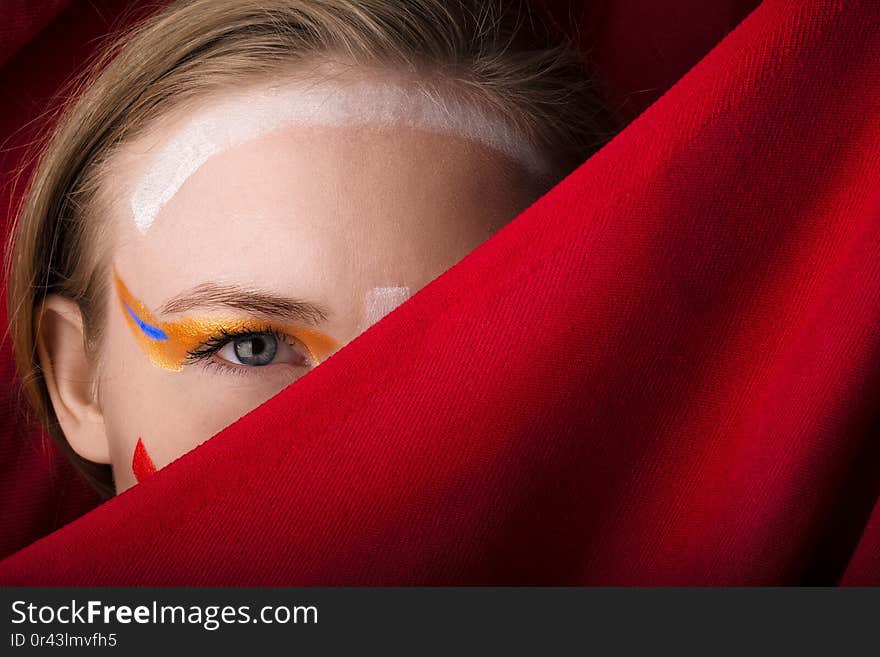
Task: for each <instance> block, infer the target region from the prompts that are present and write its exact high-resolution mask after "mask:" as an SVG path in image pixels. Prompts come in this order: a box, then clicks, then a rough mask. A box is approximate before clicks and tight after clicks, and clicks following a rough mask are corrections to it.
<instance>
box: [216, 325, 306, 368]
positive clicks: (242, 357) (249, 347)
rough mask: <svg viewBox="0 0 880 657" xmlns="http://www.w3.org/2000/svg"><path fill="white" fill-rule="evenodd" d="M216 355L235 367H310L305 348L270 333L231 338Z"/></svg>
mask: <svg viewBox="0 0 880 657" xmlns="http://www.w3.org/2000/svg"><path fill="white" fill-rule="evenodd" d="M216 354H217V356H218V357H220V358H221V359H222V360H225V361H227V362H230V363H233V364H235V365H246V366H251V367H260V366H263V365H275V364H281V363H283V364H290V365H305V366H308V365H311V364H312V362H311V358H310V357H309V355H308V352H307V350H306V349H305V347H302V346H301V345H297V346H296V347H294V346H292V345H290V344H288V343H287V341H285V340H280V339H279V338H278V337H276V336H275V335H273V334H271V333H252V334H248V335H243V336H240V337H236V338H231V339H230V340H229V341H228V342H226V344H224V345H223V346H222V347H220V348H219V349H218V350H217V351H216Z"/></svg>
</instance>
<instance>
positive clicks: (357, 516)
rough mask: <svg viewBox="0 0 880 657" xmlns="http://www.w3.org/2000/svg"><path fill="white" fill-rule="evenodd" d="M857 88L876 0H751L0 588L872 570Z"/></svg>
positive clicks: (867, 246)
mask: <svg viewBox="0 0 880 657" xmlns="http://www.w3.org/2000/svg"><path fill="white" fill-rule="evenodd" d="M878 88H880V5H878V4H877V3H875V2H867V1H865V2H861V3H860V2H855V1H852V2H844V1H833V2H832V1H816V2H783V1H778V2H774V1H771V0H767V1H765V2H764V3H762V4H761V5H760V6H759V7H758V8H757V9H756V10H755V11H754V12H752V13H751V14H750V15H749V16H748V17H747V18H746V19H745V20H744V21H743V22H742V23H741V24H740V25H739V26H738V27H737V28H736V29H735V30H734V31H733V32H732V33H731V34H729V35H728V36H727V37H726V38H725V39H724V40H723V41H721V42H720V43H719V44H718V45H717V46H716V47H715V48H713V49H712V50H711V52H709V53H708V54H707V55H706V56H705V57H704V58H703V59H702V60H701V61H700V62H699V63H698V64H697V66H696V67H694V68H693V69H692V70H690V71H689V72H688V73H687V74H686V75H685V76H684V77H683V78H682V79H681V80H679V81H678V82H677V83H676V84H674V85H673V86H672V88H671V89H670V90H669V91H668V92H667V93H665V94H664V95H663V96H662V97H661V98H660V99H659V100H658V101H657V102H656V103H654V104H653V105H652V106H651V107H649V108H648V109H647V110H646V111H645V112H643V113H642V114H641V115H640V116H639V117H638V118H637V119H636V120H635V121H634V122H633V123H632V124H630V125H629V126H628V127H627V128H626V129H625V130H624V131H623V132H622V133H621V134H620V135H619V136H618V137H617V138H615V139H614V140H613V141H612V142H611V143H609V144H608V145H607V146H606V147H605V148H603V149H602V150H601V151H600V152H599V153H598V154H596V155H595V156H594V157H592V158H591V159H590V160H589V161H588V162H586V163H585V164H584V165H583V166H581V167H580V168H579V169H578V170H577V171H576V172H574V173H573V174H572V175H571V176H570V177H568V178H567V179H566V180H564V181H563V182H562V183H560V184H559V185H558V186H557V187H556V188H555V189H553V190H552V191H551V192H550V193H549V194H547V195H546V196H545V197H543V198H542V199H540V200H539V201H538V202H537V203H536V204H534V205H533V206H532V207H530V208H529V209H528V210H526V211H525V212H524V213H523V214H521V215H520V216H519V217H517V218H516V219H515V220H514V221H513V222H512V223H511V224H509V225H508V226H507V227H506V228H504V229H503V230H502V231H501V232H500V233H498V234H497V235H496V236H495V237H493V238H492V239H491V240H489V241H488V242H487V243H486V244H484V245H483V246H482V247H480V248H478V249H477V250H476V251H474V252H473V253H472V254H470V255H469V256H468V257H467V258H465V259H464V260H463V261H462V262H460V263H459V264H458V265H456V266H455V267H453V268H452V269H450V270H449V271H448V272H446V273H445V274H444V275H443V276H441V277H440V278H438V279H437V280H435V281H434V282H432V283H431V284H430V285H429V286H428V287H426V288H425V289H423V290H422V291H420V292H419V293H417V294H416V295H415V296H414V297H413V298H412V299H410V300H409V301H408V302H407V303H405V304H404V305H402V306H401V307H399V308H398V309H397V310H395V311H394V312H392V313H391V314H390V315H388V316H387V317H386V318H385V319H384V320H382V321H381V322H380V323H379V324H377V325H375V326H374V327H372V328H371V329H370V330H368V331H367V332H366V333H365V334H363V335H362V336H361V337H359V338H358V339H357V340H355V341H354V342H353V343H351V344H350V345H348V346H347V347H346V348H344V349H343V350H341V351H340V352H338V353H337V354H335V355H334V356H333V357H331V358H330V359H329V360H328V361H327V362H325V363H324V364H322V365H321V367H319V368H317V369H316V370H315V371H313V372H311V373H309V374H308V375H307V376H305V377H304V378H302V379H300V380H299V381H297V382H296V383H295V384H293V385H292V386H290V387H288V388H287V389H286V390H284V391H283V392H282V393H281V394H279V395H278V396H276V397H275V398H273V399H272V400H270V401H269V402H267V403H266V404H264V405H263V406H261V407H260V408H258V409H256V410H255V411H253V412H251V413H250V414H248V415H246V416H245V417H244V418H242V419H241V420H239V421H238V422H237V423H235V424H234V425H232V426H231V427H229V428H227V429H226V430H224V431H223V432H221V433H220V434H218V435H217V436H215V437H214V438H212V439H211V440H210V441H208V442H207V443H204V444H203V445H201V446H200V447H199V448H197V449H195V450H194V451H192V452H190V453H189V454H186V455H185V456H183V457H182V458H180V459H179V460H178V461H176V462H174V463H172V464H171V465H170V466H168V467H166V468H164V469H163V470H161V471H159V472H158V473H157V474H155V475H154V476H152V477H150V478H149V479H147V480H145V481H144V482H143V483H142V484H140V485H138V486H136V487H135V488H133V489H130V490H129V491H127V492H125V493H123V494H122V495H119V496H117V497H116V498H114V499H112V500H110V501H109V502H107V503H105V504H103V505H101V506H100V507H98V508H97V509H95V510H93V511H91V512H90V513H88V514H86V515H85V516H83V517H82V518H80V519H78V520H76V521H74V522H72V523H71V524H69V525H67V526H65V527H63V528H61V529H59V530H58V531H55V532H54V533H52V534H50V535H49V536H47V537H45V538H43V539H42V540H39V541H37V542H35V543H33V544H32V545H30V546H28V547H26V548H25V549H23V550H21V551H19V552H17V553H16V554H14V555H12V556H10V557H8V558H7V559H5V560H4V561H2V562H0V581H2V582H3V583H6V584H56V585H66V584H77V585H80V584H92V585H108V584H150V585H166V584H173V585H281V584H284V585H313V584H321V585H397V584H548V585H549V584H615V585H618V584H649V585H655V584H657V585H660V584H698V585H715V584H728V585H741V584H743V585H744V584H834V583H838V582H843V583H846V584H878V583H880V567H878V563H880V537H878V535H880V524H878V523H880V520H878V514H880V511H876V512H874V516H873V518H872V510H873V509H874V507H875V504H876V502H877V499H878V493H880V442H878V440H877V438H878V433H880V432H878V428H880V403H878V401H880V258H878V255H880V185H878V181H880V157H878V152H880V103H878V102H877V101H876V93H877V92H876V90H877V89H878ZM426 175H429V172H426Z"/></svg>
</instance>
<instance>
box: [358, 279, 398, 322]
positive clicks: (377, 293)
mask: <svg viewBox="0 0 880 657" xmlns="http://www.w3.org/2000/svg"><path fill="white" fill-rule="evenodd" d="M409 297H410V291H409V288H408V287H397V286H394V287H374V288H372V289H371V290H370V291H369V292H367V298H366V300H365V301H364V317H363V320H362V322H361V331H366V330H367V329H368V328H369V327H371V326H372V325H373V324H375V323H376V322H378V321H379V320H380V319H382V318H383V317H385V315H387V314H388V313H390V312H391V311H392V310H394V309H395V308H397V306H399V305H400V304H402V303H403V302H404V301H406V300H407V299H409Z"/></svg>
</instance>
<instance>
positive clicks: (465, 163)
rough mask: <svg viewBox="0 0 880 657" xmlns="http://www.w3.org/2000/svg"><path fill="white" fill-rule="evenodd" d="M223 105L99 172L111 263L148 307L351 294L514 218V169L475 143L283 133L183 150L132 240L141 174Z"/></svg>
mask: <svg viewBox="0 0 880 657" xmlns="http://www.w3.org/2000/svg"><path fill="white" fill-rule="evenodd" d="M223 102H224V101H223V99H213V100H212V101H209V102H207V103H206V105H205V106H200V107H193V108H190V109H187V110H179V111H177V112H174V113H170V114H168V115H167V116H166V117H165V119H164V120H163V121H161V122H158V123H157V124H156V125H155V126H153V127H152V129H151V130H150V131H148V132H146V133H144V134H143V135H142V136H141V137H139V138H137V139H135V140H134V141H132V142H130V143H128V144H126V145H124V146H123V147H122V148H121V149H120V151H119V152H118V153H117V154H116V156H115V157H114V159H113V160H112V161H111V162H110V165H109V167H108V169H107V170H106V175H105V178H104V179H105V186H106V191H107V195H108V198H109V199H110V200H109V203H108V205H107V207H108V213H109V219H110V225H111V232H112V234H113V237H114V239H113V247H112V248H113V250H114V260H117V261H119V260H121V261H124V262H125V266H126V267H127V268H128V269H129V271H130V272H132V274H133V275H135V276H138V277H148V283H149V291H148V292H147V293H146V294H149V295H152V296H154V297H155V299H153V300H151V299H145V301H146V302H148V303H150V302H151V301H152V302H153V303H159V302H160V301H161V300H162V299H163V298H165V297H164V296H163V295H166V296H167V295H168V294H173V293H175V292H177V291H179V289H180V288H181V287H183V286H185V285H197V284H200V283H202V282H205V281H206V280H220V281H224V280H226V281H230V282H247V283H251V284H261V285H262V286H264V287H265V286H268V287H276V288H279V289H285V290H290V289H291V288H300V289H316V288H318V287H321V286H323V287H324V288H325V289H326V288H327V280H328V277H334V280H336V281H337V282H338V287H339V288H340V289H341V290H342V289H346V290H350V289H351V288H352V285H351V283H352V282H353V281H357V280H363V282H364V283H367V282H369V283H373V284H375V285H377V286H378V285H387V284H389V283H397V282H399V279H405V278H407V277H412V278H419V276H421V275H422V274H420V272H422V271H423V270H424V268H425V264H426V261H427V263H428V265H429V268H430V264H431V259H432V258H439V257H440V254H442V253H444V252H450V251H452V252H455V251H457V250H460V249H461V246H462V245H463V244H465V243H471V242H473V241H474V239H475V238H476V237H477V236H478V235H477V234H478V233H479V234H481V236H482V238H485V237H488V235H489V234H490V231H489V230H487V227H489V226H490V225H491V224H493V223H495V224H497V225H496V226H495V227H496V228H497V227H498V225H500V223H502V222H503V220H507V219H510V218H512V216H513V215H514V214H515V213H516V211H517V210H518V209H521V208H520V206H521V205H522V199H521V198H518V197H519V196H520V195H519V194H518V191H517V190H520V189H522V187H523V186H522V184H521V183H522V181H523V179H524V177H525V172H524V171H523V167H521V166H519V165H518V164H516V163H515V162H513V161H512V160H511V158H510V157H508V156H505V155H504V154H502V153H501V152H499V151H498V150H497V149H494V148H490V147H489V146H487V145H486V144H485V143H480V142H478V141H476V140H474V139H470V138H467V137H466V136H461V135H456V134H449V133H442V132H437V131H432V130H428V129H424V128H423V127H420V126H419V127H414V126H407V125H383V124H381V123H378V124H373V123H364V124H353V125H346V124H344V123H338V122H337V123H335V124H330V125H327V124H323V125H322V124H317V125H315V124H308V123H292V124H287V125H281V126H280V127H275V128H273V129H272V130H267V131H264V132H263V133H262V134H260V133H255V134H252V135H250V137H251V138H244V139H241V140H240V141H239V142H238V143H231V144H229V145H228V147H226V148H221V149H217V150H216V152H212V153H209V156H208V157H203V155H204V154H199V153H198V152H187V151H186V150H185V149H183V150H181V152H180V154H179V158H178V159H179V162H178V165H179V166H180V167H181V168H182V169H184V170H186V169H187V168H189V169H191V171H187V172H186V173H187V175H185V176H179V179H180V184H179V185H178V186H177V187H176V188H175V189H174V190H173V193H171V194H168V195H167V196H168V197H167V199H160V200H161V201H162V202H161V203H156V212H155V216H154V217H152V221H151V222H150V225H149V226H148V228H147V230H145V231H144V230H142V226H139V225H138V223H137V212H136V205H137V204H136V203H135V204H134V205H133V203H132V199H136V198H137V194H138V190H139V189H141V190H142V189H143V184H142V182H143V180H144V179H145V177H148V176H149V175H150V173H151V167H155V165H156V164H155V163H156V162H157V159H160V156H161V155H162V154H163V153H167V151H168V147H169V145H174V144H175V143H176V141H175V140H178V142H179V136H180V134H181V133H182V132H185V131H186V130H187V128H188V126H191V125H192V123H193V119H194V117H196V118H197V117H199V116H203V115H204V112H205V110H206V109H207V110H209V111H210V110H211V109H212V108H216V107H218V106H222V104H223ZM245 132H246V131H245ZM199 160H201V161H199ZM193 161H197V163H198V166H192V164H193ZM173 163H174V160H173V158H172V164H173ZM166 164H167V163H166ZM429 247H433V248H429ZM449 264H451V263H446V266H448V265H449ZM435 265H436V266H435V269H436V268H439V269H440V270H441V271H442V269H443V268H445V267H443V266H442V263H441V262H439V260H438V262H436V263H435ZM438 273H439V272H438ZM383 276H384V277H385V279H386V280H382V279H383ZM370 277H372V279H371V278H370ZM389 278H391V279H394V278H396V279H398V280H387V279H389ZM367 279H370V280H367Z"/></svg>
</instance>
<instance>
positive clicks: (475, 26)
mask: <svg viewBox="0 0 880 657" xmlns="http://www.w3.org/2000/svg"><path fill="white" fill-rule="evenodd" d="M322 58H339V59H342V60H343V61H346V62H350V63H351V64H353V65H355V66H363V67H370V68H373V69H380V70H395V71H404V72H408V73H410V74H412V75H413V76H418V77H419V78H420V79H421V80H422V81H423V82H424V83H425V84H427V85H428V87H431V85H432V84H434V85H435V86H434V88H435V89H436V90H437V94H438V96H442V94H443V93H444V90H447V91H448V89H450V88H451V89H455V90H457V91H458V92H460V93H463V94H466V95H467V96H468V97H469V98H471V99H473V100H474V101H476V102H478V103H481V104H482V106H484V107H486V108H487V109H489V110H492V111H494V112H496V113H497V114H499V115H500V116H502V117H504V118H505V119H506V120H507V121H509V122H510V124H511V126H512V127H514V128H515V129H516V130H518V131H519V133H520V134H522V135H523V137H524V138H526V139H527V140H529V141H530V142H531V143H532V144H534V145H536V146H537V147H539V148H541V149H542V150H543V151H544V152H546V153H548V154H549V156H550V157H551V158H552V160H553V161H554V162H556V163H558V164H559V175H558V176H557V179H558V178H561V177H562V176H563V175H564V174H565V173H568V172H570V171H571V170H572V169H574V168H575V167H576V166H577V165H579V164H580V163H582V162H583V161H584V160H585V159H587V157H589V155H590V154H591V153H593V152H594V151H595V150H597V149H598V148H599V146H601V144H602V143H603V142H604V141H605V140H606V139H607V138H608V137H609V136H610V134H611V126H610V123H609V122H608V121H607V120H606V119H604V118H603V108H602V106H601V104H600V102H599V100H598V97H597V95H596V94H595V92H594V90H593V88H592V85H591V83H590V75H589V70H588V68H587V64H586V62H585V61H584V59H583V57H582V55H581V54H580V52H579V51H578V49H577V48H576V47H575V46H574V45H573V42H572V41H571V39H569V38H568V37H567V36H565V35H564V34H563V33H562V32H560V31H557V30H554V29H552V28H550V27H548V25H547V24H546V23H545V22H544V21H543V20H541V17H540V16H538V15H537V14H535V13H533V12H532V11H530V10H529V8H528V6H527V5H526V3H525V1H524V0H522V1H520V2H516V1H515V0H494V1H493V0H406V2H391V1H389V0H188V1H178V2H175V3H173V4H171V5H170V6H168V7H167V8H165V9H164V10H162V11H161V12H159V13H157V14H155V15H154V16H152V17H150V18H148V19H147V20H145V21H143V22H142V23H140V24H138V25H136V26H134V27H133V28H130V29H129V30H127V31H126V32H125V33H123V34H121V35H119V37H118V38H116V39H115V41H114V42H113V43H112V44H111V45H110V47H108V48H106V49H105V50H104V51H103V52H102V53H101V54H100V55H99V57H98V58H97V59H96V60H95V61H94V62H93V64H92V65H91V66H90V67H89V69H88V70H87V72H86V75H85V76H84V77H83V78H82V79H81V80H80V81H78V82H76V83H75V86H74V87H73V88H74V89H75V97H76V98H77V100H76V101H75V102H74V103H73V104H71V105H70V106H69V107H67V108H66V109H64V110H63V113H61V115H60V118H59V119H58V121H57V124H56V127H55V129H54V131H53V132H52V134H51V135H50V137H49V139H48V141H47V142H46V144H45V146H44V147H43V148H42V151H41V153H40V155H39V162H38V166H37V168H36V171H35V173H34V175H33V177H32V178H31V182H30V185H29V187H28V189H27V191H26V193H25V195H24V198H23V201H22V205H21V209H20V211H19V213H18V215H17V217H16V220H15V224H14V228H13V239H12V241H11V246H10V247H9V248H8V251H7V260H6V266H7V281H8V288H9V289H8V292H9V293H8V313H9V330H10V335H11V337H12V343H13V351H14V355H15V361H16V366H17V368H18V373H19V377H20V380H21V385H22V389H23V392H24V394H25V396H26V398H27V400H28V401H29V403H30V405H31V408H32V409H33V411H34V414H35V415H36V417H37V418H38V419H39V420H40V421H42V422H43V423H44V424H45V425H46V427H47V430H48V432H49V434H50V435H51V436H52V438H53V439H54V440H55V441H56V442H58V444H59V445H60V446H61V447H62V449H63V450H64V451H65V452H66V453H67V454H68V455H69V456H70V458H71V459H72V460H73V462H74V463H75V465H76V466H77V467H78V469H79V470H80V472H82V473H83V475H84V476H85V477H86V478H87V479H88V480H89V481H90V482H91V483H92V484H93V485H94V486H95V487H96V489H97V490H98V491H99V492H100V493H102V495H104V496H110V495H112V494H113V483H112V476H111V472H110V468H109V466H107V465H101V464H96V463H92V462H90V461H88V460H86V459H83V458H81V457H80V456H78V455H77V454H76V453H75V452H74V451H73V450H72V448H71V447H70V445H69V444H68V443H67V441H66V439H65V438H64V435H63V433H62V432H61V430H60V428H59V425H58V421H57V418H56V416H55V413H54V410H53V407H52V403H51V400H50V397H49V394H48V390H47V387H46V383H45V380H44V378H43V375H42V371H41V369H40V363H39V359H38V357H37V354H36V349H35V334H36V329H37V327H36V326H35V325H34V322H35V318H36V313H35V311H36V309H37V308H39V306H40V304H41V303H42V300H43V299H44V298H45V296H46V295H47V294H60V295H63V296H65V297H68V298H70V299H73V300H74V301H76V302H77V303H78V305H79V307H80V310H81V312H82V316H83V322H84V333H85V341H86V349H87V350H88V353H90V354H96V353H97V350H96V345H97V344H99V342H100V337H101V327H102V326H103V322H104V319H105V318H104V315H103V312H102V310H103V307H104V305H103V303H104V299H105V298H106V294H107V290H106V289H105V286H106V280H107V277H106V276H105V275H104V274H105V271H106V269H105V268H106V260H107V257H108V253H107V251H108V250H109V249H106V248H105V249H103V250H102V249H101V244H102V240H101V239H100V238H101V237H102V235H103V234H105V233H106V232H107V231H106V230H105V227H104V226H102V224H101V221H100V220H99V219H98V215H100V212H99V211H98V206H99V203H98V198H99V196H98V194H99V191H100V189H101V184H102V182H104V181H105V180H106V178H107V176H108V175H109V171H108V170H107V167H106V166H105V165H106V164H107V162H108V161H109V160H110V157H111V155H112V154H113V153H114V151H115V150H117V149H118V148H119V146H120V145H122V144H124V143H126V142H128V141H129V140H131V139H133V138H134V137H136V136H137V135H138V134H140V133H141V132H142V131H144V130H146V129H147V128H148V127H149V126H150V124H151V123H152V122H153V121H155V120H156V119H157V118H158V117H159V116H161V115H163V113H165V112H168V111H169V110H170V109H172V108H176V107H180V106H183V105H185V104H186V103H188V102H191V101H193V100H196V99H199V98H202V97H204V96H206V95H208V94H212V93H214V92H222V91H223V90H225V89H229V88H231V87H232V86H233V85H236V84H240V83H241V81H242V80H244V79H247V80H248V81H259V80H271V79H273V78H274V77H276V76H279V75H283V74H285V73H287V72H289V71H291V70H292V67H295V66H296V65H297V64H298V63H304V62H306V61H320V60H321V59H322Z"/></svg>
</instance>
